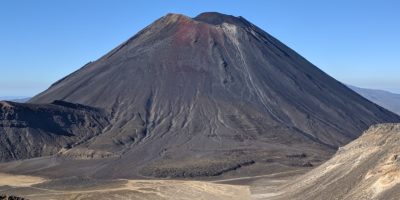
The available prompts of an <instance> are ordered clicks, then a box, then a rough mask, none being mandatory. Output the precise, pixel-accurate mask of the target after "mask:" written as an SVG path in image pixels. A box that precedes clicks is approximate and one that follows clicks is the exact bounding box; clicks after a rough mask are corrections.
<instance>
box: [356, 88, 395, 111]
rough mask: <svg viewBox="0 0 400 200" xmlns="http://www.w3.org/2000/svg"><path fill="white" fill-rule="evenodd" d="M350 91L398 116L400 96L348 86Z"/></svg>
mask: <svg viewBox="0 0 400 200" xmlns="http://www.w3.org/2000/svg"><path fill="white" fill-rule="evenodd" d="M348 86H349V88H350V89H352V90H354V91H355V92H357V93H359V94H360V95H361V96H363V97H365V98H367V99H368V100H370V101H372V102H374V103H376V104H378V105H380V106H382V107H384V108H386V109H388V110H390V111H392V112H394V113H396V114H399V115H400V94H395V93H391V92H388V91H384V90H374V89H365V88H359V87H355V86H351V85H348Z"/></svg>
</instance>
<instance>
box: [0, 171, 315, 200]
mask: <svg viewBox="0 0 400 200" xmlns="http://www.w3.org/2000/svg"><path fill="white" fill-rule="evenodd" d="M306 171H308V170H306V169H300V170H293V171H290V172H280V173H275V174H269V175H263V176H249V177H241V178H230V179H223V180H214V181H191V180H125V179H119V180H98V179H89V178H67V179H63V180H46V179H44V178H40V177H34V176H22V175H11V174H0V194H7V195H15V196H20V197H24V198H27V199H30V200H35V199H40V200H42V199H45V200H46V199H137V200H142V199H143V200H144V199H152V200H172V199H174V200H187V199H190V200H195V199H220V200H225V199H226V200H247V199H269V197H272V196H274V195H275V194H277V193H276V191H274V189H275V188H276V187H277V186H279V185H280V184H283V183H285V182H287V181H288V180H291V179H292V178H293V177H295V176H297V175H299V174H303V173H304V172H306Z"/></svg>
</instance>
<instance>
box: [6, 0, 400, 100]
mask: <svg viewBox="0 0 400 200" xmlns="http://www.w3.org/2000/svg"><path fill="white" fill-rule="evenodd" d="M205 11H218V12H222V13H226V14H232V15H236V16H239V15H240V16H243V17H245V18H246V19H248V20H249V21H251V22H253V23H254V24H256V25H257V26H259V27H261V28H262V29H264V30H265V31H267V32H269V33H270V34H272V35H273V36H275V37H276V38H278V39H279V40H281V41H282V42H284V43H285V44H287V45H288V46H289V47H291V48H293V49H294V50H296V51H297V52H299V53H300V54H301V55H303V56H304V57H306V58H307V59H308V60H309V61H311V62H312V63H314V64H315V65H316V66H318V67H319V68H321V69H322V70H324V71H325V72H327V73H328V74H330V75H331V76H333V77H335V78H336V79H338V80H340V81H342V82H345V83H349V84H353V85H356V86H361V87H367V88H379V89H386V90H390V91H393V92H398V93H400V77H399V75H400V59H399V58H400V12H399V11H400V1H397V0H379V1H378V0H335V1H323V0H301V1H297V0H258V1H256V0H253V1H252V0H229V1H228V0H218V1H217V0H214V1H212V0H159V1H155V0H146V1H122V0H108V1H105V0H64V1H61V0H57V1H55V0H46V1H45V0H35V1H22V0H1V1H0V44H1V46H0V70H1V78H0V96H32V95H35V94H37V93H38V92H40V91H43V90H44V89H46V88H47V87H48V86H49V85H50V84H51V83H53V82H55V81H56V80H58V79H60V78H62V77H64V76H65V75H67V74H69V73H71V72H73V71H74V70H76V69H78V68H80V67H81V66H83V65H84V64H85V63H87V62H89V61H93V60H96V59H97V58H99V57H100V56H102V55H103V54H105V53H106V52H108V51H109V50H111V49H112V48H114V47H115V46H117V45H118V44H120V43H122V42H123V41H125V40H126V39H128V38H129V37H130V36H132V35H134V34H135V33H136V32H138V31H139V30H140V29H142V28H143V27H145V26H147V25H148V24H150V23H151V22H153V21H154V20H156V19H157V18H159V17H161V16H163V15H165V14H166V13H170V12H173V13H182V14H185V15H188V16H192V17H194V16H196V15H197V14H199V13H201V12H205Z"/></svg>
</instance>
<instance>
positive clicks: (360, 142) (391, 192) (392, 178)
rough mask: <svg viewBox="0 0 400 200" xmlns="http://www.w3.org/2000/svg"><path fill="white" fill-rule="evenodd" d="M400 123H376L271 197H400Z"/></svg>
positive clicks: (345, 199)
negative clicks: (330, 157) (321, 163)
mask: <svg viewBox="0 0 400 200" xmlns="http://www.w3.org/2000/svg"><path fill="white" fill-rule="evenodd" d="M399 141H400V124H380V125H375V126H372V127H371V128H370V129H369V130H368V131H366V132H365V133H364V134H363V135H362V136H361V137H360V138H358V139H357V140H355V141H353V142H351V143H350V144H348V145H346V146H345V147H342V148H340V150H339V151H338V152H337V153H336V155H335V156H334V157H333V158H332V159H330V160H329V161H327V162H326V163H324V164H323V165H321V166H319V167H318V168H316V169H314V170H312V171H310V172H308V173H307V174H305V175H303V176H301V177H299V178H298V179H297V180H295V181H293V183H292V184H290V185H289V186H288V185H286V186H284V187H283V188H282V191H281V193H282V194H281V195H280V196H278V197H274V198H272V197H271V198H269V199H294V200H295V199H343V200H347V199H348V200H350V199H356V200H358V199H365V200H367V199H398V198H399V196H400V190H399V189H400V160H399V159H400V158H399V154H400V148H399V147H400V142H399Z"/></svg>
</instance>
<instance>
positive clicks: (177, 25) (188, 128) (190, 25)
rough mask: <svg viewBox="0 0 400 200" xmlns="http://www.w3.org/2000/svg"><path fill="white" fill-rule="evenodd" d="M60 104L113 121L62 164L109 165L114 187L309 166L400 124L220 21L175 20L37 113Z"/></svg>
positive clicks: (71, 84) (89, 71) (232, 22)
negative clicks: (152, 179) (120, 180)
mask: <svg viewBox="0 0 400 200" xmlns="http://www.w3.org/2000/svg"><path fill="white" fill-rule="evenodd" d="M54 100H63V101H67V102H72V103H78V104H84V105H89V106H93V107H98V108H101V109H104V110H105V111H106V112H108V113H109V118H110V125H109V126H107V127H106V128H105V129H104V130H103V131H101V133H99V134H98V135H97V136H96V137H94V138H92V139H91V140H88V141H87V142H83V143H80V144H79V145H75V146H74V147H73V148H69V149H66V150H65V151H63V153H62V156H67V157H73V158H76V159H79V158H87V157H90V156H87V155H86V154H89V155H91V154H93V152H96V154H97V155H99V156H101V155H102V154H105V156H111V157H113V158H114V159H118V162H115V161H113V162H110V163H109V164H105V165H104V164H103V165H102V167H101V168H99V169H98V171H97V172H98V173H97V175H98V176H101V175H104V176H112V177H128V176H134V175H144V176H158V177H170V176H173V177H194V176H217V175H221V174H224V173H227V172H231V171H237V170H241V169H244V168H246V169H250V170H255V171H257V170H260V169H265V166H269V165H275V164H277V166H282V165H285V166H310V165H313V164H317V163H319V162H320V161H322V160H325V159H326V158H327V157H328V156H329V155H331V153H333V152H334V151H335V150H336V148H337V147H338V146H341V145H343V144H346V143H348V142H349V141H351V140H353V139H355V138H357V137H358V136H359V135H360V133H361V132H362V131H363V130H365V129H366V128H367V127H369V126H370V125H372V124H375V123H381V122H394V121H399V116H397V115H395V114H393V113H391V112H389V111H387V110H385V109H383V108H381V107H379V106H377V105H375V104H373V103H371V102H369V101H368V100H366V99H364V98H363V97H361V96H360V95H358V94H356V93H355V92H353V91H352V90H350V89H348V88H347V87H346V86H344V85H343V84H341V83H340V82H338V81H336V80H335V79H333V78H332V77H330V76H328V75H327V74H325V73H324V72H322V71H321V70H319V69H318V68H317V67H315V66H314V65H313V64H311V63H310V62H308V61H307V60H305V59H304V58H303V57H301V56H300V55H298V54H297V53H296V52H294V51H293V50H291V49H290V48H288V47H287V46H285V45H284V44H282V43H281V42H279V41H278V40H276V39H275V38H273V37H272V36H271V35H269V34H268V33H266V32H264V31H263V30H261V29H260V28H258V27H256V26H255V25H253V24H251V23H250V22H248V21H247V20H245V19H244V18H242V17H233V16H230V15H223V14H220V13H203V14H200V15H199V16H197V17H195V18H189V17H187V16H184V15H179V14H168V15H166V16H164V17H162V18H160V19H159V20H157V21H155V22H154V23H153V24H151V25H150V26H148V27H146V28H145V29H143V30H142V31H140V32H139V33H137V34H136V35H135V36H133V37H132V38H130V39H129V40H127V41H126V42H124V43H123V44H121V45H119V46H118V47H117V48H115V49H113V50H112V51H110V52H109V53H107V54H106V55H104V56H103V57H101V58H100V59H98V60H97V61H95V62H91V63H88V64H87V65H85V66H84V67H82V68H81V69H79V70H78V71H76V72H74V73H72V74H70V75H68V76H67V77H65V78H63V79H62V80H60V81H58V82H56V83H54V84H53V85H52V86H51V87H50V88H49V89H48V90H46V91H44V92H43V93H41V94H39V95H37V96H35V97H33V98H32V99H31V100H30V103H35V104H47V103H51V102H53V101H54ZM298 155H304V156H298ZM87 162H88V163H89V162H92V161H87Z"/></svg>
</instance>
